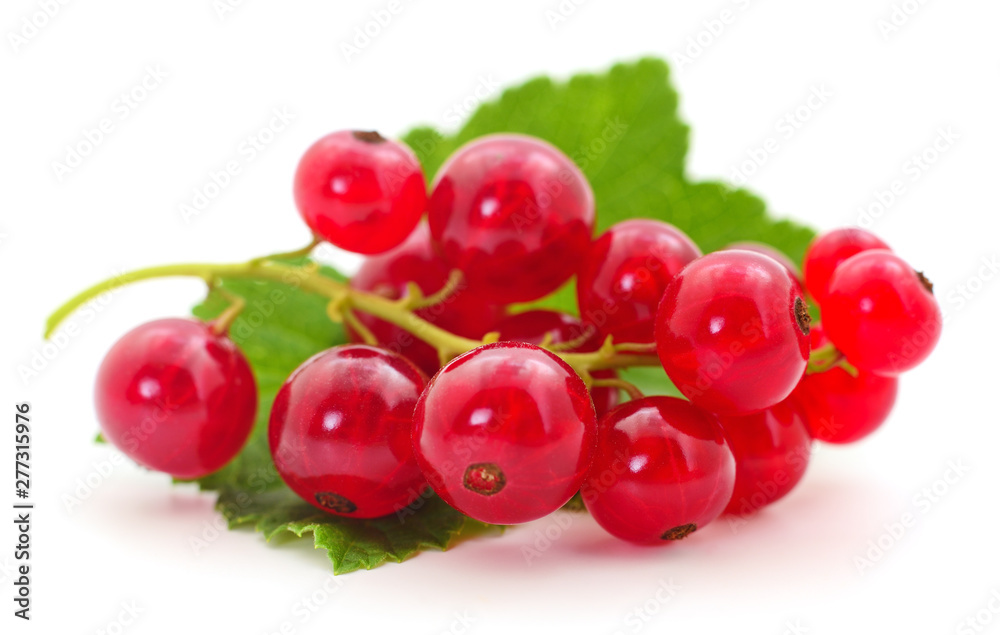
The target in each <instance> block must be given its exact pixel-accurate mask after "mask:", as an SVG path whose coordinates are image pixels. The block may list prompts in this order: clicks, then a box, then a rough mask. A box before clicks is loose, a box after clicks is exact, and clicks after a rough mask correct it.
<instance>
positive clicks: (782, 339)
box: [656, 249, 809, 416]
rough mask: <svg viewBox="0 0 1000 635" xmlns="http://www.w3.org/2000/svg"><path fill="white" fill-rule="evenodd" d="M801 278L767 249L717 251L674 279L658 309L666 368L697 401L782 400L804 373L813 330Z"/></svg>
mask: <svg viewBox="0 0 1000 635" xmlns="http://www.w3.org/2000/svg"><path fill="white" fill-rule="evenodd" d="M796 299H801V296H800V295H799V289H798V286H797V284H796V283H795V282H794V281H793V280H792V278H791V277H790V276H789V275H788V272H787V271H786V270H785V268H784V267H783V266H782V265H781V264H779V263H778V262H777V261H775V260H773V259H772V258H768V257H767V256H764V255H761V254H758V253H754V252H750V251H741V250H735V249H734V250H726V251H717V252H715V253H711V254H708V255H706V256H703V257H701V258H699V259H698V260H695V261H694V262H692V263H691V264H689V265H688V266H687V267H685V268H684V269H683V270H682V271H681V272H680V273H679V274H678V275H677V276H676V277H675V278H674V280H673V282H671V283H670V285H669V286H668V287H667V290H666V292H665V294H664V296H663V301H662V302H661V304H660V309H659V311H658V313H657V316H656V342H657V352H658V353H659V356H660V361H661V363H662V364H663V368H664V369H665V370H666V372H667V375H668V376H669V377H670V379H671V380H672V381H673V382H674V385H676V386H677V387H678V389H680V391H681V393H682V394H684V396H686V397H687V398H688V399H690V400H691V401H692V402H694V403H695V404H696V405H698V406H701V407H702V408H705V409H707V410H710V411H712V412H715V413H717V414H721V415H729V416H736V415H746V414H752V413H754V412H757V411H760V410H763V409H765V408H769V407H771V406H773V405H774V404H776V403H778V402H780V401H783V400H784V399H785V398H786V397H788V395H789V394H790V393H791V392H792V390H793V389H794V388H795V386H796V384H798V382H799V380H800V379H801V378H802V375H803V373H804V372H805V369H806V363H807V360H808V359H809V337H808V334H807V333H806V332H804V331H803V330H802V328H801V327H800V326H799V323H798V321H797V319H796V316H795V305H796Z"/></svg>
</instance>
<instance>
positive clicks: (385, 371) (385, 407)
mask: <svg viewBox="0 0 1000 635" xmlns="http://www.w3.org/2000/svg"><path fill="white" fill-rule="evenodd" d="M425 383H426V377H425V376H424V375H423V373H421V372H420V370H418V369H417V367H416V366H414V365H413V364H411V363H410V362H408V361H407V360H405V359H403V358H402V357H400V356H399V355H395V354H393V353H390V352H388V351H385V350H382V349H379V348H374V347H371V346H364V345H361V344H350V345H344V346H336V347H334V348H331V349H328V350H326V351H323V352H322V353H319V354H317V355H314V356H313V357H311V358H310V359H308V360H306V362H305V363H303V364H302V365H301V366H299V368H298V369H296V370H295V372H294V373H292V375H291V376H290V377H289V378H288V380H287V381H286V382H285V384H284V385H283V386H282V387H281V390H280V391H279V392H278V396H277V397H276V398H275V400H274V406H273V407H272V409H271V421H270V425H269V426H268V440H269V443H270V448H271V456H272V457H273V458H274V464H275V467H276V468H277V470H278V474H280V475H281V478H282V479H283V480H284V481H285V483H287V484H288V486H289V487H290V488H292V490H293V491H294V492H295V493H296V494H298V495H299V496H301V497H302V499H303V500H305V501H307V502H309V503H311V504H312V505H315V506H316V507H318V508H319V509H322V510H323V511H326V512H329V513H332V514H336V515H338V516H348V517H352V518H376V517H379V516H384V515H386V514H391V513H394V512H398V511H399V510H401V509H403V508H404V507H406V506H407V505H409V504H410V503H412V502H413V501H414V500H416V499H417V498H418V497H419V496H420V494H421V493H422V492H423V491H424V489H425V488H426V482H425V481H424V478H423V476H422V475H421V474H420V469H419V468H418V467H417V464H416V461H415V460H414V458H413V447H412V445H411V443H410V434H411V431H412V428H413V409H414V406H415V405H416V403H417V398H418V397H419V396H420V393H421V391H422V390H423V388H424V385H425ZM352 508H353V509H352Z"/></svg>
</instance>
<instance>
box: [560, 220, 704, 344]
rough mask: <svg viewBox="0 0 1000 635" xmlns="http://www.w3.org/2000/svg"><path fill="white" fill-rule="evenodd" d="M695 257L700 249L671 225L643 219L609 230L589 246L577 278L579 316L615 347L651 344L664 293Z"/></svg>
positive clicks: (615, 226) (625, 222) (617, 225)
mask: <svg viewBox="0 0 1000 635" xmlns="http://www.w3.org/2000/svg"><path fill="white" fill-rule="evenodd" d="M699 256H701V251H700V250H699V249H698V246H697V245H695V244H694V243H693V242H692V241H691V239H690V238H688V237H687V236H686V235H685V234H684V233H683V232H682V231H681V230H679V229H677V228H676V227H674V226H673V225H668V224H667V223H663V222H660V221H657V220H650V219H645V218H636V219H632V220H627V221H623V222H621V223H617V224H615V225H612V226H611V227H609V228H608V230H607V231H606V232H604V234H602V235H601V236H600V237H599V238H598V239H597V240H596V241H594V243H593V244H592V245H591V246H590V250H589V251H588V252H587V255H586V257H585V258H584V260H583V266H582V267H581V268H580V271H579V273H578V276H577V284H576V298H577V303H578V304H579V305H580V315H582V316H583V317H584V318H585V319H587V320H588V321H590V322H593V323H594V324H597V325H599V326H600V329H601V334H602V335H612V336H614V338H615V341H616V342H644V343H651V342H652V341H653V322H654V319H655V317H656V309H657V307H658V306H659V305H660V300H661V299H662V298H663V291H664V290H665V289H666V288H667V284H669V282H670V281H671V280H673V279H674V276H676V275H677V272H678V271H680V270H681V269H682V268H683V267H684V265H686V264H687V263H689V262H691V261H692V260H694V259H695V258H697V257H699Z"/></svg>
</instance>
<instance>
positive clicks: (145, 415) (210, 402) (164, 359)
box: [95, 318, 257, 479]
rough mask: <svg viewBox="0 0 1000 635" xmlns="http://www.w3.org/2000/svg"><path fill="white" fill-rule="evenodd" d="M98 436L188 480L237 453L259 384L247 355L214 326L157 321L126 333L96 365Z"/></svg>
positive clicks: (246, 434)
mask: <svg viewBox="0 0 1000 635" xmlns="http://www.w3.org/2000/svg"><path fill="white" fill-rule="evenodd" d="M95 401H96V406H97V418H98V420H99V421H100V422H101V430H102V431H103V433H104V437H105V438H106V439H107V440H108V441H110V442H111V443H113V444H114V445H115V446H116V447H117V448H118V449H120V450H121V451H122V452H124V453H125V454H126V455H127V456H129V457H130V458H131V459H133V460H134V461H136V462H137V463H139V464H141V465H145V466H146V467H148V468H151V469H154V470H158V471H160V472H166V473H167V474H170V475H171V476H174V477H176V478H184V479H194V478H200V477H202V476H205V475H207V474H211V473H212V472H215V471H216V470H218V469H220V468H221V467H223V466H224V465H226V463H228V462H229V461H230V460H232V458H233V457H235V456H236V455H237V454H239V452H240V450H241V449H242V448H243V445H244V444H245V443H246V440H247V437H249V436H250V431H251V430H252V429H253V422H254V414H255V413H256V411H257V386H256V384H255V383H254V379H253V374H252V373H251V372H250V366H249V364H247V360H246V358H245V357H244V356H243V353H241V352H240V350H239V349H238V348H236V345H235V344H233V342H232V340H230V339H229V338H228V337H226V336H225V335H224V334H219V333H216V332H215V330H213V325H211V324H205V323H203V322H198V321H195V320H187V319H180V318H176V319H165V320H156V321H153V322H149V323H147V324H143V325H142V326H139V327H137V328H135V329H133V330H131V331H129V332H128V333H126V334H125V335H124V336H123V337H122V338H121V339H120V340H118V342H116V343H115V345H114V346H112V347H111V350H110V351H109V352H108V354H107V356H106V357H105V358H104V361H103V362H102V363H101V367H100V369H99V370H98V371H97V390H96V393H95Z"/></svg>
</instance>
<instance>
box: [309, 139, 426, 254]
mask: <svg viewBox="0 0 1000 635" xmlns="http://www.w3.org/2000/svg"><path fill="white" fill-rule="evenodd" d="M358 134H359V133H357V132H355V131H351V130H341V131H340V132H334V133H332V134H329V135H327V136H325V137H323V138H322V139H320V140H319V141H317V142H316V143H315V144H313V145H312V147H310V148H309V149H308V150H306V153H305V154H304V155H303V156H302V159H301V160H300V161H299V166H298V169H297V170H296V171H295V187H294V191H295V204H296V205H297V206H298V208H299V213H300V214H301V215H302V218H303V220H305V222H306V224H307V225H309V228H310V229H312V230H313V232H314V233H315V234H317V235H319V236H320V237H322V238H323V239H324V240H326V241H328V242H330V243H332V244H334V245H336V246H338V247H341V248H343V249H346V250H348V251H353V252H355V253H359V254H377V253H381V252H384V251H386V250H388V249H392V248H393V247H395V246H396V245H398V244H399V243H401V242H403V240H404V239H405V238H406V237H407V235H409V233H410V232H411V231H413V228H414V227H415V226H416V225H417V222H418V221H419V220H420V217H421V216H422V215H423V213H424V209H425V208H426V206H427V188H426V185H425V182H424V173H423V170H422V169H421V168H420V162H419V161H418V160H417V157H416V155H415V154H413V151H411V150H410V149H409V148H408V147H406V146H405V145H403V144H402V143H399V142H397V141H390V140H388V139H384V140H382V141H377V142H371V141H365V140H363V139H362V138H359V137H358V136H357V135H358ZM360 134H362V135H365V134H371V133H360Z"/></svg>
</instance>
